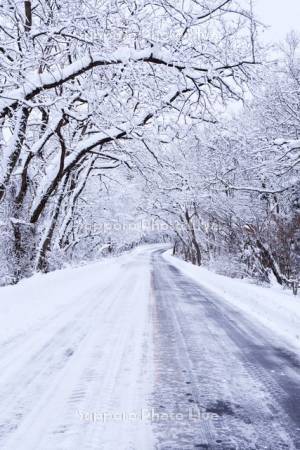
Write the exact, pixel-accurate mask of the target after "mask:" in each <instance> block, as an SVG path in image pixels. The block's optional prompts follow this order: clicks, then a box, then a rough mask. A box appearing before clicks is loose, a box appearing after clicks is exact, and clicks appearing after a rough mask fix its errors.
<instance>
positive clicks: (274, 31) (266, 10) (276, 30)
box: [254, 0, 300, 42]
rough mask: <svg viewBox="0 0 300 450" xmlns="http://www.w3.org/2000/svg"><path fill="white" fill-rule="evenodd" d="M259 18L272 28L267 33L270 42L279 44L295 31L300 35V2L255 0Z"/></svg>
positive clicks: (290, 0)
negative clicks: (289, 33)
mask: <svg viewBox="0 0 300 450" xmlns="http://www.w3.org/2000/svg"><path fill="white" fill-rule="evenodd" d="M254 3H255V10H256V14H257V15H258V18H259V19H260V20H261V21H262V22H263V23H264V24H265V25H270V26H271V28H270V29H269V30H266V31H265V33H264V34H265V38H266V40H268V41H275V42H278V41H279V40H283V39H284V38H285V36H286V34H287V33H288V32H289V31H290V30H291V29H294V30H296V31H298V32H299V33H300V0H255V2H254Z"/></svg>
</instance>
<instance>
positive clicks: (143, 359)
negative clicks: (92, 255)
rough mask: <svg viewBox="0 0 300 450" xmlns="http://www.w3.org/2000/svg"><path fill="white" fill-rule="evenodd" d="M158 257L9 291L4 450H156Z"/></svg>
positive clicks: (1, 387) (5, 291)
mask: <svg viewBox="0 0 300 450" xmlns="http://www.w3.org/2000/svg"><path fill="white" fill-rule="evenodd" d="M150 254H151V252H149V251H147V250H146V249H145V248H144V249H137V250H135V251H133V252H131V253H129V254H126V255H124V256H121V257H119V258H112V259H109V260H106V261H103V262H99V263H95V264H90V265H87V266H84V267H79V268H76V269H66V270H62V271H57V272H53V273H50V274H47V275H36V276H34V277H32V278H30V279H27V280H24V281H22V282H21V283H19V284H18V285H17V286H9V287H4V288H1V289H0V400H1V410H0V424H1V426H0V448H1V449H2V450H33V449H42V450H54V449H55V450H58V449H68V450H70V449H72V450H75V449H76V450H77V449H78V450H79V449H97V450H98V449H107V450H110V449H111V450H115V449H116V448H120V449H125V448H131V447H133V448H140V449H141V448H143V449H146V448H153V445H152V437H151V429H150V427H149V423H147V421H142V420H139V419H138V418H137V419H135V418H133V419H132V420H131V419H130V418H129V417H127V416H128V415H129V414H137V413H139V412H140V411H141V410H142V409H143V408H147V402H148V396H149V395H150V393H151V389H152V370H151V363H152V362H151V361H152V358H151V351H152V350H151V342H152V341H151V321H150V319H149V318H150V317H151V315H150V313H149V308H150V303H151V301H152V299H151V296H150ZM120 413H124V414H125V415H126V417H125V418H118V417H115V416H113V417H112V416H109V415H110V414H120ZM101 414H108V416H109V417H108V418H107V419H105V418H104V417H103V416H101ZM95 415H96V416H95Z"/></svg>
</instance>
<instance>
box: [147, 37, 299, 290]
mask: <svg viewBox="0 0 300 450" xmlns="http://www.w3.org/2000/svg"><path fill="white" fill-rule="evenodd" d="M249 88H250V90H251V98H250V99H249V101H248V102H247V103H246V104H245V106H244V107H243V109H242V108H241V110H240V112H239V113H238V114H234V115H233V117H232V118H231V119H225V120H224V119H223V120H222V119H220V120H219V123H218V124H217V126H216V125H206V126H205V127H203V125H201V126H198V127H193V128H191V129H190V130H189V132H188V133H187V134H188V138H187V139H185V140H184V141H183V142H182V143H181V144H180V145H179V144H177V147H176V150H175V152H176V157H175V156H173V158H174V159H173V160H172V164H173V166H172V168H171V169H170V175H169V176H170V179H169V181H167V183H166V185H165V186H164V199H163V198H162V196H161V195H158V198H160V199H161V200H160V201H159V202H158V201H157V200H156V201H154V206H153V211H152V213H153V214H155V215H157V216H160V217H161V218H162V219H163V220H170V219H169V218H170V217H174V218H175V222H176V225H174V224H173V229H174V233H173V235H174V239H175V240H176V245H175V251H176V252H177V253H180V254H182V255H183V256H184V257H185V258H186V259H188V260H190V261H192V262H194V263H197V264H200V263H201V261H204V262H206V263H209V264H211V265H213V266H214V267H216V268H217V269H218V270H221V271H222V272H225V273H227V274H228V273H229V274H231V275H237V276H251V277H255V278H258V279H260V280H262V281H270V280H271V278H272V277H274V278H275V279H276V281H277V282H278V283H280V284H281V285H285V286H288V287H291V288H293V289H294V291H296V286H297V284H299V281H300V280H299V275H300V139H299V137H300V136H299V133H300V128H299V127H300V122H299V117H300V116H299V112H300V45H299V39H298V38H297V36H296V35H295V34H291V35H290V36H289V37H288V39H287V42H286V44H285V45H284V46H283V47H282V49H281V53H280V54H279V55H278V60H277V61H276V62H275V63H272V64H268V65H264V66H262V67H260V68H259V69H257V74H256V77H255V80H254V82H253V83H252V84H251V83H250V84H249ZM248 97H249V96H248ZM180 155H181V156H180ZM169 167H170V166H169ZM171 180H172V181H171ZM170 186H173V189H170ZM182 225H183V226H182ZM199 252H200V253H201V255H202V258H199V256H198V255H199Z"/></svg>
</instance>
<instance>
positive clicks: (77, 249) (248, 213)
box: [0, 0, 300, 291]
mask: <svg viewBox="0 0 300 450" xmlns="http://www.w3.org/2000/svg"><path fill="white" fill-rule="evenodd" d="M178 3H179V2H178V1H176V0H167V1H166V0H155V1H152V0H136V1H135V0H126V1H125V0H111V1H105V0H73V1H70V0H64V1H61V0H32V1H30V0H25V1H23V0H15V1H14V0H4V1H2V2H1V4H0V148H1V160H0V161H1V164H0V229H1V240H0V284H1V285H4V284H11V283H16V282H18V281H19V280H20V279H21V278H23V277H27V276H30V275H31V274H33V273H34V272H36V271H43V272H47V271H50V270H54V269H56V268H61V267H63V266H64V265H66V264H75V263H76V264H77V263H79V262H82V261H89V260H93V259H97V258H100V257H103V256H107V255H109V254H118V253H120V252H122V251H124V250H126V249H129V248H131V247H133V246H135V245H137V244H139V243H147V242H160V241H164V242H170V243H171V245H172V246H173V251H174V253H175V254H177V255H179V256H181V257H183V258H184V259H186V260H188V261H191V262H193V263H194V264H198V265H202V264H203V265H206V266H209V267H210V268H213V269H214V270H216V271H218V272H221V273H225V274H227V275H230V276H234V277H248V278H253V279H255V280H257V282H264V283H268V282H272V281H273V280H276V281H277V282H278V283H279V284H281V285H283V286H286V287H288V288H293V289H294V291H296V287H297V283H298V282H299V273H300V136H299V133H300V37H299V36H298V35H297V34H296V33H295V32H292V31H291V33H290V34H289V35H288V36H287V38H286V40H285V42H283V43H282V44H281V45H277V46H275V45H274V46H265V45H263V42H262V39H261V33H262V30H263V25H262V24H261V23H259V22H258V21H257V20H256V16H255V7H254V5H253V4H252V2H251V1H250V2H249V1H248V0H220V1H216V0H190V2H180V3H182V4H181V6H180V8H179V7H178Z"/></svg>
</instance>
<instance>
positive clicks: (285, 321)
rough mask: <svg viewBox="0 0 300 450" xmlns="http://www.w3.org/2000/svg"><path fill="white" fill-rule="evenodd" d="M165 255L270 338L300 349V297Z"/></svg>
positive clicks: (279, 288)
mask: <svg viewBox="0 0 300 450" xmlns="http://www.w3.org/2000/svg"><path fill="white" fill-rule="evenodd" d="M164 257H165V258H166V259H167V260H168V262H170V263H171V264H173V265H174V266H175V267H177V268H178V269H179V270H180V271H181V272H182V273H183V274H185V275H187V276H188V277H190V278H192V279H193V280H194V281H196V282H197V283H198V284H199V285H201V286H203V287H204V288H205V289H207V290H209V291H210V292H212V293H214V294H216V296H217V297H218V298H219V299H220V302H224V301H225V302H227V303H228V304H230V305H231V306H233V307H234V308H236V309H237V310H239V311H240V312H242V313H243V314H244V315H245V316H246V317H247V318H248V319H249V320H250V321H252V322H254V323H256V324H257V326H260V327H261V329H262V330H263V332H265V333H266V334H267V335H268V336H269V337H270V338H271V339H273V340H276V342H277V343H278V342H279V343H280V344H281V345H282V346H286V347H287V348H288V349H289V350H291V349H292V348H294V349H295V351H296V352H297V353H299V350H300V298H299V295H298V296H294V295H293V294H292V292H291V291H285V290H283V289H282V288H281V287H280V286H279V285H277V286H271V287H263V286H258V285H255V284H251V283H250V282H249V281H248V280H240V279H233V278H229V277H226V276H223V275H218V274H216V273H214V272H211V271H209V270H208V269H206V268H204V267H197V266H194V265H192V264H190V263H187V262H185V261H182V260H180V259H178V258H175V257H173V256H171V254H170V252H167V253H165V254H164Z"/></svg>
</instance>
